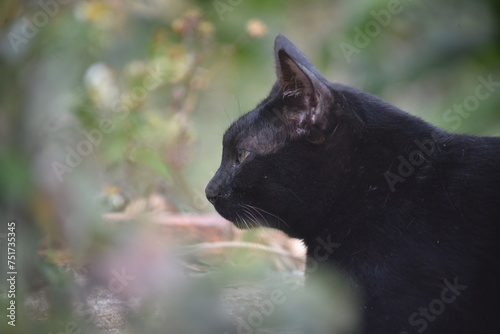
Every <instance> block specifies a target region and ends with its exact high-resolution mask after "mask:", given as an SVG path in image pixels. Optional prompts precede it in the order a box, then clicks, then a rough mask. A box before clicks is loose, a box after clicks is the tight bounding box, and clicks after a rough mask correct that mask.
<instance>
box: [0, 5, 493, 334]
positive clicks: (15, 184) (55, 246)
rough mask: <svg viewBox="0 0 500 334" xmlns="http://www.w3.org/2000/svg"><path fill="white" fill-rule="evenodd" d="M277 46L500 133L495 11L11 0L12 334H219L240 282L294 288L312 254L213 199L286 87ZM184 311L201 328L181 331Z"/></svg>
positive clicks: (3, 233)
mask: <svg viewBox="0 0 500 334" xmlns="http://www.w3.org/2000/svg"><path fill="white" fill-rule="evenodd" d="M278 33H282V34H284V35H285V36H286V37H288V38H289V39H290V40H291V41H292V42H294V43H295V44H296V45H297V46H298V47H299V48H300V49H301V50H302V51H303V52H304V53H305V54H306V56H308V57H309V59H310V60H311V61H312V62H313V63H314V64H315V65H316V66H317V68H318V69H319V70H320V71H321V72H322V73H324V74H325V76H326V77H327V78H328V79H330V80H331V81H333V82H340V83H343V84H347V85H351V86H354V87H357V88H360V89H362V90H365V91H367V92H370V93H373V94H375V95H377V96H380V97H382V98H383V99H385V100H386V101H388V102H390V103H392V104H394V105H396V106H398V107H400V108H401V109H403V110H405V111H407V112H409V113H411V114H415V115H418V116H420V117H422V118H423V119H425V120H427V121H429V122H431V123H433V124H435V125H437V126H439V127H441V128H443V129H445V130H448V131H451V132H459V133H471V134H478V135H500V109H499V108H498V106H499V102H500V94H499V93H500V2H498V1H496V0H476V1H470V0H462V1H461V0H444V1H439V2H437V1H428V0H420V1H418V0H413V1H410V0H401V1H396V0H390V1H389V0H370V1H368V0H367V1H363V2H359V1H358V2H354V1H326V0H316V1H307V2H305V1H298V0H288V1H284V0H278V1H267V0H255V1H250V0H214V1H201V0H198V1H195V0H183V1H181V0H143V1H138V0H108V1H104V0H88V1H77V0H37V1H35V0H33V1H30V0H2V2H1V3H0V213H1V215H0V217H2V220H3V222H2V223H0V226H1V229H0V248H1V251H0V254H2V255H1V256H2V258H0V264H1V265H2V272H5V273H6V272H8V271H9V270H8V268H7V264H8V263H7V256H8V242H7V241H8V239H9V238H8V236H9V235H8V233H9V232H11V233H15V238H16V243H15V249H16V250H15V252H16V253H15V255H16V256H15V259H16V262H15V265H16V269H17V272H18V275H17V280H16V287H17V289H16V297H15V300H16V301H17V304H16V305H17V313H16V315H17V319H16V320H17V323H16V326H15V327H13V326H10V325H8V324H7V321H6V320H5V319H6V317H5V316H4V315H3V312H7V311H5V310H6V308H7V306H8V305H9V302H10V300H11V298H10V297H8V291H9V284H8V282H7V281H6V280H5V279H2V280H1V281H0V289H1V291H0V292H1V299H0V304H1V305H0V306H1V307H0V309H1V310H4V311H2V312H1V313H2V317H1V319H2V322H1V323H0V330H1V332H2V333H79V332H89V333H95V332H98V331H104V332H131V333H134V332H137V331H141V332H146V333H156V332H161V333H165V332H166V331H167V332H169V333H180V332H186V333H190V332H192V333H197V332H199V333H202V332H204V333H209V332H210V330H208V329H207V328H208V327H210V326H209V325H207V323H210V322H211V321H212V320H210V319H216V318H217V317H218V316H219V315H217V314H212V313H211V312H212V311H210V312H209V311H208V310H213V309H216V310H218V309H219V308H217V307H215V308H214V307H213V305H215V304H214V303H216V301H214V300H219V299H221V298H219V297H220V296H221V295H222V296H226V297H227V286H228V285H230V284H233V283H230V281H231V280H230V279H229V278H232V277H237V278H236V280H239V281H241V277H244V278H246V279H248V277H253V276H252V275H255V273H256V272H264V273H268V272H269V271H272V272H277V273H278V274H279V275H281V276H280V277H285V278H284V279H282V280H278V281H279V282H281V283H282V284H284V285H285V286H287V288H286V289H288V288H289V287H290V285H289V284H288V285H287V284H285V283H286V282H290V281H287V278H286V277H289V276H286V275H292V276H291V277H292V278H293V279H295V278H294V277H295V276H293V275H299V274H297V272H300V270H301V269H303V261H302V256H303V250H301V249H300V245H298V244H297V243H296V242H294V241H290V240H288V239H287V238H286V237H284V236H282V235H279V234H275V232H272V231H265V232H264V233H261V234H259V235H255V234H254V233H253V232H251V233H246V234H242V233H241V232H238V231H235V230H234V229H232V228H231V226H230V225H229V224H226V222H224V221H223V220H221V219H220V218H218V217H217V216H216V215H215V214H214V212H213V208H212V206H211V205H210V204H209V203H208V202H207V201H206V200H205V196H204V187H205V185H206V183H207V182H208V181H209V179H210V178H211V177H212V175H213V174H214V172H215V171H216V170H217V168H218V165H219V161H220V155H221V148H222V145H221V139H222V135H223V133H224V130H225V128H226V127H227V126H228V125H229V124H230V123H231V122H232V121H234V120H235V119H236V118H237V117H238V116H239V115H241V114H243V113H245V112H247V111H249V110H251V109H252V108H253V107H254V106H255V105H256V104H257V103H258V102H259V101H260V100H261V99H263V98H264V97H265V96H266V95H267V93H268V91H269V89H270V88H271V86H272V84H273V83H274V80H275V75H274V63H273V62H274V58H273V41H274V38H275V36H276V35H277V34H278ZM11 221H14V222H15V226H16V229H15V231H14V232H13V231H12V230H11V231H9V230H8V223H9V222H11ZM179 243H180V244H182V246H183V248H180V251H179V249H178V248H175V247H173V246H172V245H174V244H179ZM256 245H263V246H256ZM9 247H10V246H9ZM186 247H187V248H186ZM178 252H181V253H182V255H179V254H178ZM4 254H5V255H4ZM238 263H239V264H240V265H239V266H238ZM242 263H243V264H245V265H244V266H243V267H241V264H242ZM257 267H258V268H260V269H258V270H257V269H256V268H257ZM262 268H264V269H263V270H261V269H262ZM186 272H187V275H188V276H189V277H197V276H203V277H205V276H207V275H208V276H210V277H212V276H214V275H215V278H213V277H212V279H210V280H209V281H210V282H211V283H210V284H208V283H207V284H208V285H207V284H206V283H202V284H200V283H199V282H198V283H196V284H194V285H193V283H189V284H188V283H186V282H185V280H184V279H183V278H182V277H184V276H183V274H186ZM221 272H224V274H223V275H222V274H220V273H221ZM217 273H219V274H217ZM283 275H285V276H283ZM257 276H258V275H257ZM299 276H300V275H299ZM2 277H4V276H2ZM262 277H266V274H262ZM298 280H299V281H300V277H299V278H298ZM202 281H203V280H202ZM131 282H133V284H132V283H131ZM284 282H285V283H284ZM129 283H130V284H129ZM200 285H202V287H200ZM246 287H247V288H248V284H247V285H246ZM221 289H222V290H221ZM259 289H260V288H257V290H259ZM280 289H285V288H280ZM243 290H245V289H243ZM252 291H253V290H252ZM259 291H262V290H261V289H260V290H259ZM279 291H281V290H279ZM252 293H253V292H252ZM229 295H230V297H229V299H231V298H232V301H233V302H234V303H235V304H231V302H229V304H227V305H226V309H227V308H229V309H233V308H234V307H233V306H234V305H236V304H238V305H240V304H241V300H239V299H238V298H240V297H238V296H235V295H231V294H229ZM167 296H168V297H167ZM213 296H215V297H213ZM212 297H213V298H212ZM166 300H168V302H166ZM186 300H195V301H196V302H193V303H189V302H186ZM263 300H264V301H269V300H267V299H265V298H264V299H263ZM220 302H221V305H222V306H221V307H220V309H224V303H226V302H227V298H226V299H224V298H222V300H220ZM249 303H250V305H251V304H252V303H253V301H250V302H249ZM273 303H274V304H273V305H274V306H275V308H276V309H277V304H279V303H277V302H273ZM99 305H100V306H99ZM228 305H229V306H228ZM275 308H273V310H274V309H275ZM341 308H342V307H341ZM284 309H285V310H284V311H283V313H285V315H281V316H283V317H285V318H286V317H288V318H286V319H289V318H294V314H295V313H294V310H293V308H290V309H287V308H284ZM251 311H252V307H250V308H249V309H245V310H242V311H241V312H240V313H241V314H243V313H244V312H251ZM287 312H288V313H287ZM339 312H340V313H341V312H342V311H339ZM226 313H227V312H226ZM229 313H231V312H229ZM271 313H273V314H274V313H277V312H274V311H273V312H271ZM182 314H197V315H199V314H205V315H206V317H201V320H200V324H203V328H204V330H202V331H200V330H199V328H198V329H196V324H194V325H193V326H195V327H193V328H190V329H185V328H184V327H183V328H184V329H182V330H180V329H176V327H175V326H173V325H172V324H173V323H177V322H178V323H181V322H182V319H184V318H183V316H182ZM259 314H260V315H261V316H262V318H263V319H264V318H266V319H267V318H268V317H266V316H265V315H266V313H265V312H264V311H261V312H260V313H259ZM6 315H7V313H6ZM166 315H168V316H166ZM243 317H244V316H243ZM344 318H345V317H344ZM248 319H250V318H248ZM248 319H247V321H246V322H245V321H244V325H245V326H247V327H248V326H249V328H250V329H252V330H255V331H257V330H258V329H260V328H261V327H262V328H264V327H266V326H268V325H269V324H267V322H265V321H263V323H265V324H260V322H258V321H257V320H255V319H256V318H255V317H254V318H251V319H253V320H251V321H250V320H248ZM258 319H260V318H258ZM188 322H189V321H188ZM231 322H232V321H231V320H229V323H231ZM220 323H224V321H221V322H220ZM200 324H198V325H200ZM238 325H239V326H243V325H242V324H241V322H240V323H238ZM179 326H181V327H182V326H183V325H181V324H179ZM200 326H202V325H200ZM207 326H208V327H207ZM217 326H219V325H214V328H216V329H214V332H217V331H219V332H221V331H222V330H221V328H220V327H217ZM224 326H225V325H224ZM228 326H229V327H230V326H234V321H233V325H228ZM269 326H271V325H269ZM271 327H272V326H271ZM165 328H167V330H166V329H165ZM179 328H180V327H179ZM230 328H231V327H230ZM242 331H243V332H245V331H244V329H242ZM247 332H250V331H247ZM245 333H246V332H245Z"/></svg>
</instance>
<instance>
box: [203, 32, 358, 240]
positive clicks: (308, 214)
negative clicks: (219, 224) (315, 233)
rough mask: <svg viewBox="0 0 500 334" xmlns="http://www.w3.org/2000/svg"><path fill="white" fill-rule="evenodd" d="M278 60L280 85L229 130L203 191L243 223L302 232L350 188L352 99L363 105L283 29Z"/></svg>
mask: <svg viewBox="0 0 500 334" xmlns="http://www.w3.org/2000/svg"><path fill="white" fill-rule="evenodd" d="M275 60H276V72H277V81H276V84H275V85H274V86H273V88H272V90H271V93H270V94H269V96H268V97H267V98H266V99H264V100H263V101H262V102H261V103H260V104H259V105H258V106H257V107H256V108H255V109H254V110H252V111H250V112H249V113H247V114H245V115H244V116H242V117H240V118H239V119H238V120H237V121H236V122H234V123H233V124H232V125H231V126H230V127H229V129H228V130H227V131H226V133H225V134H224V138H223V153H222V162H221V165H220V168H219V170H218V171H217V172H216V174H215V175H214V177H213V178H212V180H211V181H210V183H209V184H208V185H207V187H206V190H205V192H206V196H207V198H208V200H209V201H210V202H211V203H212V204H213V205H214V206H215V209H216V210H217V211H218V212H219V213H220V214H221V215H222V216H223V217H225V218H226V219H228V220H230V221H232V222H234V223H235V225H237V226H238V227H241V228H246V227H252V226H255V225H257V224H258V225H263V226H271V227H275V228H279V229H281V230H283V231H285V232H286V233H288V234H290V235H292V236H293V235H295V236H299V237H300V236H302V235H304V233H305V232H306V231H305V230H307V229H311V230H312V229H314V228H315V224H316V222H317V221H318V220H319V218H320V216H321V215H325V214H326V213H327V212H328V211H329V210H331V209H332V207H335V200H336V199H338V198H339V197H340V196H343V194H342V192H344V190H345V188H346V187H349V180H348V177H347V174H346V173H348V172H349V164H350V163H353V161H352V160H355V157H354V156H353V154H352V152H354V151H355V150H356V149H355V147H356V146H359V145H360V144H359V143H357V142H356V141H359V140H361V139H360V138H358V137H356V136H355V134H356V133H359V132H360V131H361V130H360V129H361V128H362V126H363V121H362V120H361V118H360V116H359V115H358V114H356V112H355V111H353V110H352V109H353V108H351V106H350V105H349V104H348V103H347V100H348V99H349V100H351V103H354V104H356V103H358V102H357V101H358V100H359V99H358V100H356V99H354V98H353V97H352V96H351V95H353V94H354V93H352V91H351V90H352V89H351V88H349V87H346V86H343V85H338V84H332V83H329V82H328V81H327V80H326V79H325V78H324V77H323V76H322V75H321V74H320V73H319V71H318V70H317V69H316V68H315V67H314V66H313V65H312V64H311V62H310V61H309V60H308V59H307V58H306V57H305V56H304V55H303V54H302V53H301V52H300V51H299V50H298V49H297V48H296V47H295V46H294V45H293V44H292V43H291V42H290V41H288V40H287V39H286V38H285V37H283V36H281V35H280V36H278V37H277V38H276V41H275ZM362 100H363V98H361V100H359V101H360V102H359V103H362ZM361 117H362V116H361ZM353 135H354V137H356V138H353Z"/></svg>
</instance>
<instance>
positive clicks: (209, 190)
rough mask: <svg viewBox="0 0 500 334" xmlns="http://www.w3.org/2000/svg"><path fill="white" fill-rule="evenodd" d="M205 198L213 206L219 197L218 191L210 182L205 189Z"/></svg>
mask: <svg viewBox="0 0 500 334" xmlns="http://www.w3.org/2000/svg"><path fill="white" fill-rule="evenodd" d="M205 196H206V197H207V199H208V201H209V202H210V203H212V204H215V202H216V201H217V198H218V197H219V191H218V189H216V187H214V186H213V184H212V182H210V183H209V184H208V185H207V187H206V188H205Z"/></svg>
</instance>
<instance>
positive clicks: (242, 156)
mask: <svg viewBox="0 0 500 334" xmlns="http://www.w3.org/2000/svg"><path fill="white" fill-rule="evenodd" d="M249 154H250V152H248V151H246V150H238V158H237V159H238V163H239V164H241V163H242V162H243V161H244V160H245V159H246V158H247V157H248V155H249Z"/></svg>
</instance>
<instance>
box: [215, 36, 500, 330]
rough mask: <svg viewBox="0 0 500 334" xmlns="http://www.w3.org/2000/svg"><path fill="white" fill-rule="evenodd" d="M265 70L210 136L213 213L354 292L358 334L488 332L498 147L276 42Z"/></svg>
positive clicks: (493, 315) (493, 311) (496, 305)
mask: <svg viewBox="0 0 500 334" xmlns="http://www.w3.org/2000/svg"><path fill="white" fill-rule="evenodd" d="M275 59H276V67H277V77H278V79H277V82H276V84H275V85H274V86H273V88H272V90H271V93H270V94H269V96H268V97H267V98H266V99H265V100H264V101H262V102H261V103H260V104H259V105H258V106H257V107H256V108H255V109H254V110H253V111H251V112H249V113H247V114H246V115H244V116H242V117H241V118H239V119H238V120H237V121H236V122H235V123H234V124H232V125H231V126H230V128H229V129H228V130H227V131H226V133H225V135H224V138H223V154H222V163H221V166H220V168H219V170H218V171H217V173H216V174H215V176H214V177H213V179H212V180H211V181H210V183H209V184H208V186H207V188H206V196H207V198H208V199H209V201H210V202H211V203H213V205H214V206H215V208H216V210H217V211H218V212H219V213H220V214H221V215H222V216H223V217H225V218H226V219H228V220H230V221H232V222H234V224H235V225H237V226H238V227H242V228H246V227H251V226H250V224H254V223H255V224H256V225H257V221H258V222H260V224H261V225H269V226H272V227H275V228H277V229H280V230H283V231H284V232H286V233H287V234H288V235H290V236H292V237H295V238H300V239H302V240H303V241H304V243H305V245H306V247H307V250H308V252H307V254H308V258H309V260H308V267H311V266H312V265H313V264H314V265H315V266H317V265H318V264H319V266H320V267H321V268H326V269H327V270H326V271H328V269H335V272H340V273H342V274H343V275H344V276H345V277H346V278H347V279H348V280H350V281H351V282H352V283H351V284H352V286H353V287H354V288H355V289H356V287H357V289H359V293H360V296H361V298H362V299H361V300H362V302H361V307H360V309H361V310H362V314H363V330H362V332H363V333H371V334H378V333H380V334H382V333H383V334H387V333H396V334H397V333H422V332H424V331H425V333H428V334H431V333H454V334H456V333H471V334H472V333H482V334H485V333H495V334H498V333H500V318H498V317H499V315H500V138H488V137H477V136H470V135H457V134H450V133H447V132H444V131H442V130H439V129H437V128H435V127H434V126H432V125H430V124H428V123H426V122H424V121H422V120H421V119H419V118H417V117H414V116H411V115H409V114H407V113H405V112H403V111H401V110H399V109H398V108H396V107H394V106H392V105H390V104H388V103H386V102H384V101H382V100H380V99H378V98H377V97H374V96H372V95H370V94H367V93H364V92H361V91H359V90H356V89H354V88H351V87H346V86H343V85H340V84H333V83H330V82H329V81H327V80H326V79H325V78H324V77H323V76H322V75H321V74H320V73H319V72H318V70H317V69H316V68H315V67H314V66H313V65H312V64H311V62H310V61H309V60H308V59H307V58H306V57H305V56H304V55H303V54H302V53H301V52H300V51H299V50H298V49H297V48H296V47H295V46H294V45H293V44H292V43H291V42H290V41H288V40H287V39H286V38H285V37H283V36H278V37H277V38H276V42H275ZM315 272H316V270H315ZM313 277H314V273H313V274H310V275H309V277H308V278H307V281H306V283H307V284H308V285H311V284H314V278H313Z"/></svg>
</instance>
